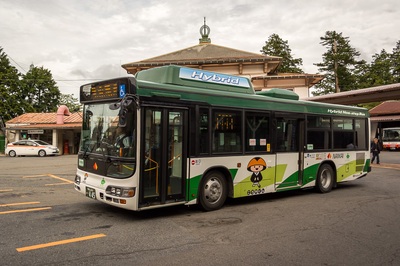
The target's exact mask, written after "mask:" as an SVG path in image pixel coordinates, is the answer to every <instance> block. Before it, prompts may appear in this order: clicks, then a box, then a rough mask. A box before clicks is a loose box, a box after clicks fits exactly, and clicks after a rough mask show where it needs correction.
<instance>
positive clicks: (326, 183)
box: [315, 163, 335, 193]
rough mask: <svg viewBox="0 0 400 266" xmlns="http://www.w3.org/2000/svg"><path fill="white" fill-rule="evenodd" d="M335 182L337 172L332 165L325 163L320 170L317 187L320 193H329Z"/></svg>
mask: <svg viewBox="0 0 400 266" xmlns="http://www.w3.org/2000/svg"><path fill="white" fill-rule="evenodd" d="M334 183H335V174H334V172H333V169H332V166H330V165H329V164H326V163H325V164H323V165H321V167H320V168H319V170H318V175H317V180H316V183H315V189H316V190H317V191H318V192H320V193H328V192H330V191H331V190H332V188H333V185H334Z"/></svg>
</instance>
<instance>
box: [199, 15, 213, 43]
mask: <svg viewBox="0 0 400 266" xmlns="http://www.w3.org/2000/svg"><path fill="white" fill-rule="evenodd" d="M209 34H210V27H208V26H207V25H206V17H204V25H203V26H201V28H200V35H201V39H199V41H200V43H211V39H210V38H208V35H209Z"/></svg>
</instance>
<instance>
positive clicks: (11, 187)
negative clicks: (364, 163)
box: [0, 152, 400, 265]
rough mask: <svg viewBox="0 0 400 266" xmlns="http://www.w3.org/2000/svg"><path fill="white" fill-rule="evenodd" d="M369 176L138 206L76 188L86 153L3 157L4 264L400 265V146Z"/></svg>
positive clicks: (0, 248)
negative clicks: (216, 204)
mask: <svg viewBox="0 0 400 266" xmlns="http://www.w3.org/2000/svg"><path fill="white" fill-rule="evenodd" d="M381 162H382V163H381V165H380V166H376V165H373V166H372V167H373V169H372V172H371V173H370V174H369V175H368V176H367V177H365V178H362V179H360V180H356V181H354V182H351V183H347V184H344V185H342V186H339V187H338V188H337V189H335V190H334V191H332V192H331V193H328V194H318V193H315V192H313V191H311V190H304V191H294V192H285V193H276V194H270V195H263V196H258V197H254V198H250V199H239V200H230V201H228V202H227V204H226V206H225V207H224V208H222V209H221V210H218V211H214V212H202V211H200V210H198V209H197V208H193V207H191V208H188V207H185V206H179V207H173V208H166V209H158V210H151V211H146V212H139V213H135V212H130V211H126V210H122V209H116V208H113V207H111V206H107V205H103V204H100V203H99V202H97V201H94V200H91V199H88V198H85V197H84V196H83V195H81V194H78V193H77V192H75V191H74V189H73V180H74V176H75V169H76V156H74V155H68V156H57V157H44V158H40V157H17V158H9V157H5V156H0V180H1V183H0V184H1V185H0V221H1V222H0V234H1V238H0V255H1V258H2V265H44V264H48V265H78V264H79V265H82V264H83V265H85V264H89V263H90V264H94V265H96V264H117V263H118V264H119V263H127V264H129V265H132V264H136V263H140V264H143V265H160V264H165V265H186V264H191V265H204V264H214V265H227V264H229V265H243V264H249V265H266V264H267V265H268V264H270V265H276V264H279V265H287V264H294V265H310V264H314V265H315V264H318V265H321V264H325V265H339V264H340V265H397V264H399V263H400V255H399V254H398V247H399V245H400V229H399V228H400V227H399V225H398V221H400V196H399V190H400V177H399V174H400V172H399V168H398V167H397V166H398V165H397V162H400V153H396V152H383V153H382V154H381Z"/></svg>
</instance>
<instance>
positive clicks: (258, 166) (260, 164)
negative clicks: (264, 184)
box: [247, 157, 267, 188]
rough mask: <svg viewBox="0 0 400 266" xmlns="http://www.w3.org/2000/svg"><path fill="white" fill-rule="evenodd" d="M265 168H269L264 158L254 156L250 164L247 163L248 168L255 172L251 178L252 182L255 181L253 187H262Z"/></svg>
mask: <svg viewBox="0 0 400 266" xmlns="http://www.w3.org/2000/svg"><path fill="white" fill-rule="evenodd" d="M265 168H267V163H266V162H265V161H264V159H263V158H260V157H254V158H253V159H251V160H250V162H249V164H248V165H247V170H248V171H250V172H253V174H252V175H251V178H250V180H251V182H253V187H255V186H258V187H259V188H260V187H261V185H260V182H261V180H262V179H263V177H262V174H261V171H263V170H264V169H265Z"/></svg>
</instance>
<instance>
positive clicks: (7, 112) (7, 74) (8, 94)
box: [0, 47, 31, 121]
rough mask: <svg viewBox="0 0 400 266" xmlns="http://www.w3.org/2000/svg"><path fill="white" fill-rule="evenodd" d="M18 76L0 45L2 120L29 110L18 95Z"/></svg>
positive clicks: (0, 109)
mask: <svg viewBox="0 0 400 266" xmlns="http://www.w3.org/2000/svg"><path fill="white" fill-rule="evenodd" d="M20 76H21V74H20V73H19V72H18V70H17V69H16V68H15V67H14V66H12V65H11V64H10V60H9V59H8V57H7V55H6V53H4V52H3V48H1V47H0V116H1V117H2V118H3V120H4V121H7V120H10V119H12V118H14V117H16V116H18V115H20V114H23V113H24V112H27V111H30V110H31V107H30V106H29V105H28V104H27V103H26V102H25V101H24V100H23V99H21V97H20V95H19V91H20Z"/></svg>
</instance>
